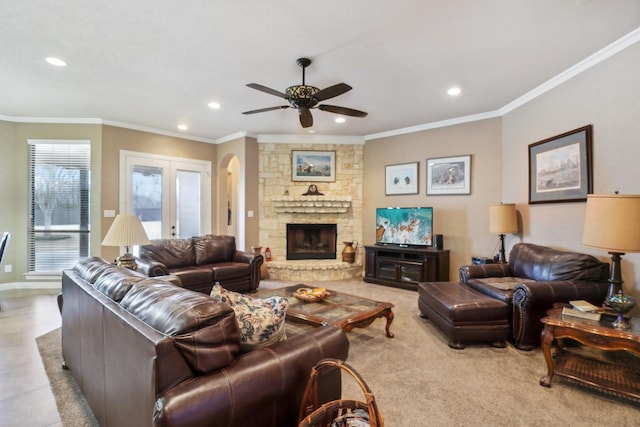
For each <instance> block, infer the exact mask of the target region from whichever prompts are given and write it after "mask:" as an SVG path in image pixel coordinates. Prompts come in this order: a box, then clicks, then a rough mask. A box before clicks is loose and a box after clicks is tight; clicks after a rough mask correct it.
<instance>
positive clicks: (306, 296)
mask: <svg viewBox="0 0 640 427" xmlns="http://www.w3.org/2000/svg"><path fill="white" fill-rule="evenodd" d="M293 296H295V297H296V298H298V299H299V300H301V301H304V302H318V301H322V300H323V299H325V298H326V297H328V296H329V292H327V290H326V289H325V288H298V289H297V290H296V291H295V292H294V293H293Z"/></svg>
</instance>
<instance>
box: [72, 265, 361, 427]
mask: <svg viewBox="0 0 640 427" xmlns="http://www.w3.org/2000/svg"><path fill="white" fill-rule="evenodd" d="M61 301H62V353H63V357H64V360H65V363H66V365H67V366H68V368H69V369H70V370H71V373H72V374H73V377H74V378H75V380H76V382H77V384H78V386H79V388H80V390H81V391H82V393H83V394H84V396H85V397H86V399H87V402H88V403H89V406H90V407H91V409H92V410H93V413H94V414H95V416H96V418H97V420H98V422H99V423H100V425H101V426H104V427H106V426H116V427H127V426H135V427H140V426H180V427H191V426H212V425H216V426H238V427H245V426H271V427H276V426H278V427H283V426H284V427H286V426H296V425H297V416H298V411H299V409H300V408H299V406H300V404H301V400H302V396H303V393H304V388H305V384H306V381H307V379H308V377H309V374H310V370H311V368H312V367H313V366H314V365H315V364H316V363H317V362H319V361H320V360H321V359H324V358H328V357H330V358H337V359H341V360H344V359H345V358H346V357H347V353H348V348H349V342H348V340H347V337H346V335H345V333H344V332H343V331H342V330H340V329H338V328H335V327H332V326H326V327H318V328H311V327H309V328H305V329H302V330H298V332H297V334H296V335H293V334H289V332H287V334H289V336H288V337H287V339H286V340H284V341H280V342H278V343H276V344H273V345H271V346H269V347H267V348H258V349H254V350H251V351H248V352H245V353H242V352H241V347H240V332H239V327H238V325H237V321H236V319H235V314H234V312H233V310H232V308H231V307H230V306H229V305H227V304H225V303H223V302H221V301H219V300H217V299H214V298H210V297H209V296H208V295H203V294H202V293H198V292H193V291H190V290H188V289H184V288H181V287H178V286H175V285H173V284H171V283H169V282H167V281H164V280H162V279H161V278H148V277H146V276H144V275H143V274H141V273H138V272H134V271H130V270H126V269H122V268H119V267H115V266H113V265H111V264H109V263H108V262H107V261H105V260H103V259H101V258H88V259H86V260H82V261H81V262H79V263H78V264H77V265H76V266H75V267H74V268H73V269H72V270H65V271H64V272H63V276H62V294H61ZM340 395H341V382H340V373H339V372H338V371H335V372H333V373H330V374H329V375H328V376H326V377H324V378H323V381H322V383H321V388H320V389H319V396H320V400H322V401H329V400H333V399H339V398H340Z"/></svg>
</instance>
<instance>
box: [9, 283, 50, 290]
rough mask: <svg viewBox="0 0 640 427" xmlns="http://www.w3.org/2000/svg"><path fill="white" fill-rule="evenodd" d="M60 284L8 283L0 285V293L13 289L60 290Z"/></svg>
mask: <svg viewBox="0 0 640 427" xmlns="http://www.w3.org/2000/svg"><path fill="white" fill-rule="evenodd" d="M61 288H62V285H61V283H60V282H10V283H0V291H8V290H13V289H61Z"/></svg>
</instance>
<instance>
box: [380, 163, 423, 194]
mask: <svg viewBox="0 0 640 427" xmlns="http://www.w3.org/2000/svg"><path fill="white" fill-rule="evenodd" d="M384 176H385V186H384V192H385V194H386V195H387V196H390V195H394V194H418V162H415V163H404V164H400V165H388V166H385V174H384Z"/></svg>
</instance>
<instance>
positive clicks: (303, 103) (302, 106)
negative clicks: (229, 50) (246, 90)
mask: <svg viewBox="0 0 640 427" xmlns="http://www.w3.org/2000/svg"><path fill="white" fill-rule="evenodd" d="M296 63H297V64H298V65H299V66H300V68H302V84H301V85H294V86H289V87H288V88H287V89H285V93H282V92H280V91H277V90H275V89H271V88H268V87H266V86H262V85H260V84H258V83H249V84H247V86H248V87H250V88H252V89H256V90H259V91H262V92H265V93H268V94H271V95H275V96H278V97H280V98H284V99H286V100H287V101H289V104H290V105H279V106H277V107H268V108H260V109H258V110H251V111H245V112H243V113H242V114H255V113H264V112H265V111H272V110H280V109H284V108H291V107H293V108H296V109H297V110H298V113H299V115H300V124H301V125H302V127H303V128H308V127H311V126H313V116H312V115H311V109H312V108H317V109H318V110H322V111H328V112H330V113H335V114H343V115H345V116H353V117H366V115H367V113H365V112H364V111H359V110H354V109H353V108H346V107H339V106H337V105H327V104H320V105H318V103H319V102H321V101H325V100H327V99H331V98H335V97H336V96H338V95H342V94H343V93H345V92H348V91H350V90H351V89H352V88H351V86H349V85H348V84H346V83H338V84H336V85H333V86H329V87H327V88H325V89H318V88H317V87H315V86H309V85H306V84H305V80H304V71H305V68H307V67H308V66H309V65H311V60H310V59H309V58H299V59H298V60H297V61H296Z"/></svg>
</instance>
